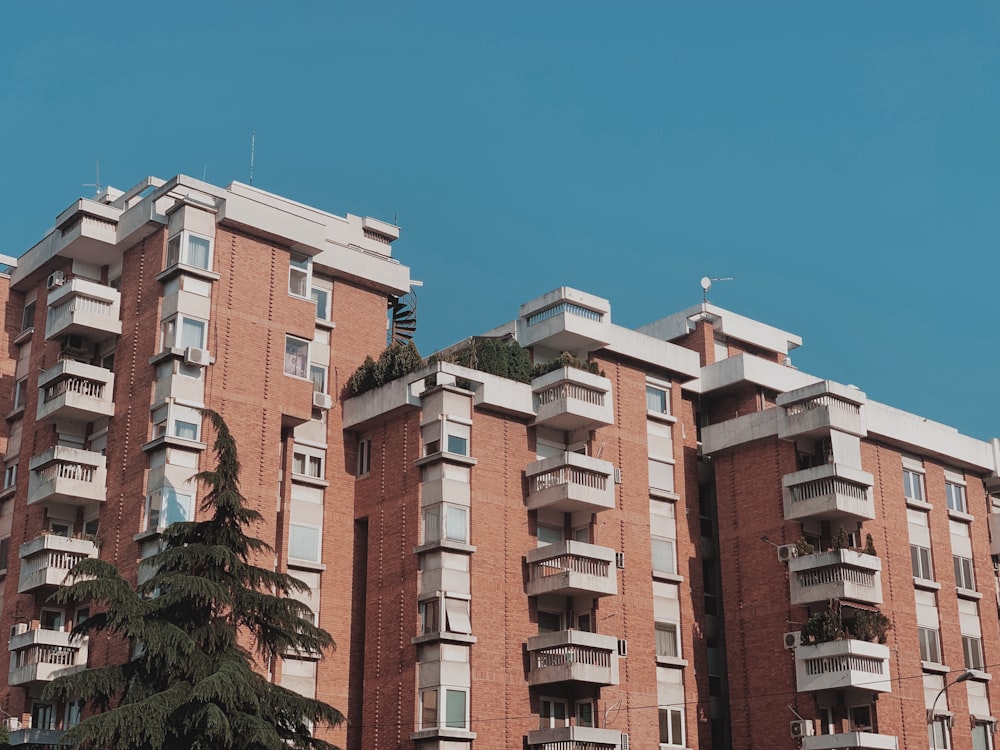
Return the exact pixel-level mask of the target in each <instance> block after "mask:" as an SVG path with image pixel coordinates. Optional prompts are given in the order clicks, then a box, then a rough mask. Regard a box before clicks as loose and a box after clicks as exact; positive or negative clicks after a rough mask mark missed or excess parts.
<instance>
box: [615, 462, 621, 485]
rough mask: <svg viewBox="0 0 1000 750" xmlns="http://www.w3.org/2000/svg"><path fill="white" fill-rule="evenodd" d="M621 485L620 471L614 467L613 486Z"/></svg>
mask: <svg viewBox="0 0 1000 750" xmlns="http://www.w3.org/2000/svg"><path fill="white" fill-rule="evenodd" d="M621 483H622V470H621V469H619V468H618V467H617V466H616V467H615V484H621Z"/></svg>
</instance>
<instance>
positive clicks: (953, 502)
mask: <svg viewBox="0 0 1000 750" xmlns="http://www.w3.org/2000/svg"><path fill="white" fill-rule="evenodd" d="M944 494H945V498H946V500H947V503H948V510H953V511H956V512H958V513H968V512H969V504H968V502H967V501H966V498H965V485H964V484H959V483H958V482H949V481H946V482H945V483H944Z"/></svg>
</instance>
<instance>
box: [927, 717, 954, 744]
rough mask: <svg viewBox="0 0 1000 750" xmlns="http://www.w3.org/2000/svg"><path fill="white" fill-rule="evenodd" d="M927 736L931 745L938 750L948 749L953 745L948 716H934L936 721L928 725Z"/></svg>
mask: <svg viewBox="0 0 1000 750" xmlns="http://www.w3.org/2000/svg"><path fill="white" fill-rule="evenodd" d="M927 738H928V740H929V741H930V743H931V744H930V746H931V747H933V748H936V750H948V748H950V747H951V743H950V741H949V740H950V739H951V738H950V733H949V732H948V717H947V716H935V717H934V721H932V722H931V723H930V724H928V725H927Z"/></svg>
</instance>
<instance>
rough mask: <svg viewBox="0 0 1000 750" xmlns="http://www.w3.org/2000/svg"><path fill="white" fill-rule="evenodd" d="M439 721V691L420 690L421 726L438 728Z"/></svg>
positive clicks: (423, 727) (422, 727)
mask: <svg viewBox="0 0 1000 750" xmlns="http://www.w3.org/2000/svg"><path fill="white" fill-rule="evenodd" d="M437 721H438V691H437V688H434V689H433V690H421V691H420V728H421V729H437Z"/></svg>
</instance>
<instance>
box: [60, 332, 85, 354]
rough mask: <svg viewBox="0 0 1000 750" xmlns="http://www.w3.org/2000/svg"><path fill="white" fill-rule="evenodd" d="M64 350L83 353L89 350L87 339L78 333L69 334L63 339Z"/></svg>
mask: <svg viewBox="0 0 1000 750" xmlns="http://www.w3.org/2000/svg"><path fill="white" fill-rule="evenodd" d="M63 351H66V352H73V353H75V354H82V353H83V352H85V351H87V339H85V338H84V337H83V336H81V335H80V334H78V333H70V334H67V335H66V337H65V338H64V339H63Z"/></svg>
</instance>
